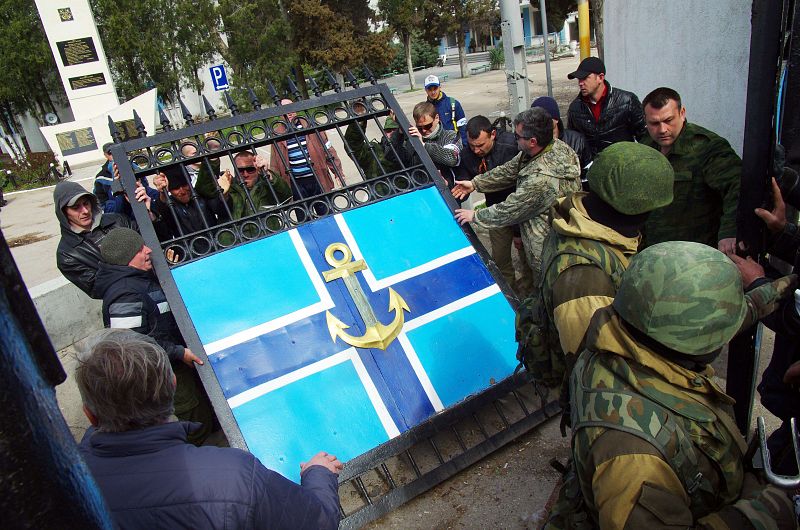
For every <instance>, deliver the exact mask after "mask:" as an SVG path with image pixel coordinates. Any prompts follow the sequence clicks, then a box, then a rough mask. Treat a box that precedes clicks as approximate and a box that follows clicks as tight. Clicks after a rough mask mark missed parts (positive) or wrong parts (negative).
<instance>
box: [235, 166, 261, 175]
mask: <svg viewBox="0 0 800 530" xmlns="http://www.w3.org/2000/svg"><path fill="white" fill-rule="evenodd" d="M236 169H238V170H239V173H255V172H256V171H258V169H257V168H256V167H255V166H245V167H237V168H236Z"/></svg>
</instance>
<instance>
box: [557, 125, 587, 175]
mask: <svg viewBox="0 0 800 530" xmlns="http://www.w3.org/2000/svg"><path fill="white" fill-rule="evenodd" d="M558 139H559V140H561V141H562V142H564V143H565V144H567V145H568V146H570V147H571V148H572V150H573V151H575V154H577V155H578V160H580V163H581V181H585V180H586V166H587V165H588V164H589V162H591V161H592V153H591V152H590V151H589V145H588V144H587V143H586V138H584V137H583V135H582V134H581V133H579V132H578V131H573V130H571V129H564V130H563V131H561V135H560V136H559V137H558Z"/></svg>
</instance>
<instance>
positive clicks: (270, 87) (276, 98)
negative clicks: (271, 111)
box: [267, 79, 281, 106]
mask: <svg viewBox="0 0 800 530" xmlns="http://www.w3.org/2000/svg"><path fill="white" fill-rule="evenodd" d="M267 92H268V93H269V97H271V98H272V102H273V103H274V104H275V105H278V106H280V104H281V97H280V96H279V95H278V91H277V90H275V85H273V84H272V81H270V80H269V79H267Z"/></svg>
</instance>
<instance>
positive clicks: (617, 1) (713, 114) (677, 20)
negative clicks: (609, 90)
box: [603, 0, 752, 155]
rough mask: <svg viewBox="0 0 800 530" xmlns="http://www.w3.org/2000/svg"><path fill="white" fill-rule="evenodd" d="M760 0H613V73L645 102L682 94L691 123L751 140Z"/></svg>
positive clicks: (609, 56)
mask: <svg viewBox="0 0 800 530" xmlns="http://www.w3.org/2000/svg"><path fill="white" fill-rule="evenodd" d="M751 9H752V0H703V1H698V0H669V1H668V2H665V1H664V0H637V1H636V2H631V1H630V0H605V3H604V9H603V18H604V28H603V32H604V60H605V63H606V72H607V74H606V77H607V79H608V81H609V82H610V83H611V84H612V85H615V86H619V87H620V88H624V89H625V90H630V91H632V92H634V93H635V94H636V95H637V96H639V99H640V100H641V99H642V98H644V96H646V95H647V94H648V93H649V92H650V91H651V90H653V89H654V88H657V87H659V86H668V87H670V88H673V89H675V90H677V91H678V93H679V94H680V95H681V99H682V100H683V104H684V106H685V107H686V116H687V119H688V120H689V121H692V122H694V123H697V124H699V125H702V126H703V127H706V128H708V129H711V130H712V131H714V132H716V133H717V134H719V135H721V136H723V137H725V138H726V139H727V140H728V141H729V142H730V143H731V145H732V146H733V148H734V149H735V150H736V152H737V153H739V155H741V154H742V142H743V139H744V111H745V104H746V101H747V72H748V61H749V58H750V13H751Z"/></svg>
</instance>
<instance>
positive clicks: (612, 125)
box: [567, 81, 647, 163]
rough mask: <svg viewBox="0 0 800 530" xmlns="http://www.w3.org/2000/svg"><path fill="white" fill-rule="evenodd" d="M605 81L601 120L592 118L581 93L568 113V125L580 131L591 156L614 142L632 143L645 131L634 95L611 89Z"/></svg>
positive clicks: (642, 116) (641, 114)
mask: <svg viewBox="0 0 800 530" xmlns="http://www.w3.org/2000/svg"><path fill="white" fill-rule="evenodd" d="M605 84H606V90H607V93H606V94H607V95H606V98H605V99H604V100H603V108H602V110H601V111H600V120H598V121H595V120H594V116H593V115H592V110H591V109H590V108H589V105H587V104H586V102H584V101H583V99H582V98H581V96H580V94H579V95H578V96H577V97H576V98H575V99H574V100H573V101H572V103H570V105H569V111H568V113H567V128H568V129H573V130H575V131H578V132H579V133H581V134H583V136H584V137H585V138H586V143H587V144H588V146H589V152H590V154H591V158H592V159H594V157H595V156H596V155H597V153H599V152H600V151H602V150H603V149H605V148H606V147H608V146H609V145H611V144H613V143H616V142H632V141H633V140H639V139H641V138H643V137H644V135H645V134H647V128H646V127H645V121H644V111H643V110H642V104H641V103H640V102H639V98H637V97H636V94H634V93H633V92H628V91H627V90H622V89H619V88H612V86H611V84H610V83H609V82H608V81H605ZM581 163H583V161H582V160H581Z"/></svg>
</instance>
